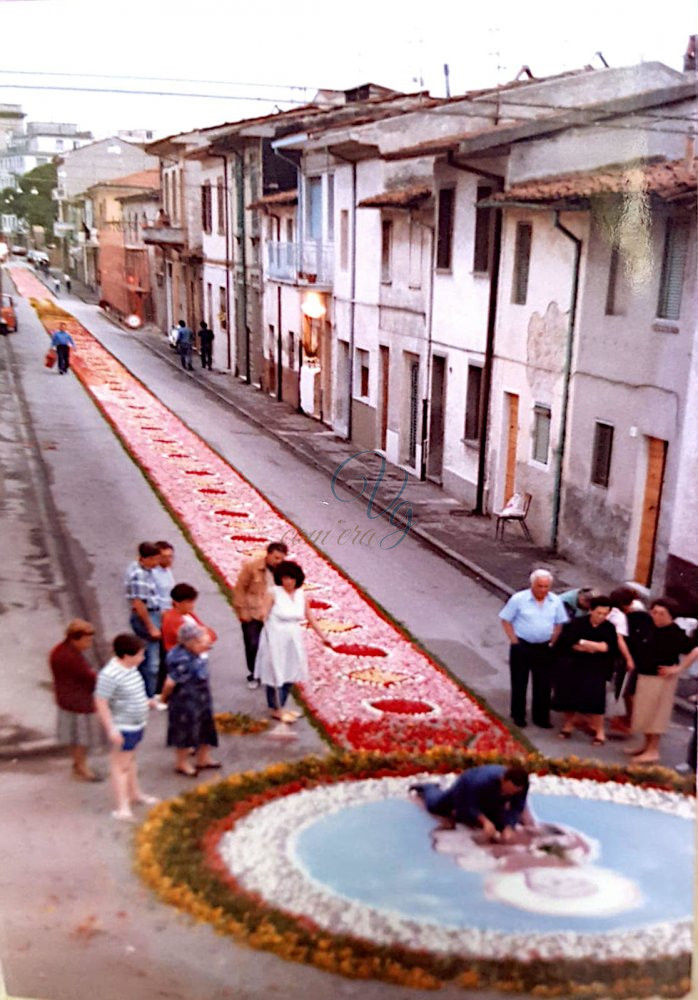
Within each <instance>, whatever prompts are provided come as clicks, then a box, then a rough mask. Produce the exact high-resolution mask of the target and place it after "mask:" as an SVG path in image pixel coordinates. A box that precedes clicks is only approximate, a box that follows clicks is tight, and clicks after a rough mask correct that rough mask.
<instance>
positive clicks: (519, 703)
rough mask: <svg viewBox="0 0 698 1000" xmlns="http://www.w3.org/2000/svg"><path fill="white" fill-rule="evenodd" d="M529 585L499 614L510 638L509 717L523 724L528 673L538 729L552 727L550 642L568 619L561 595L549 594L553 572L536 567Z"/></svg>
mask: <svg viewBox="0 0 698 1000" xmlns="http://www.w3.org/2000/svg"><path fill="white" fill-rule="evenodd" d="M530 580H531V586H530V587H529V588H528V590H520V591H518V593H516V594H513V595H512V596H511V597H510V598H509V600H508V601H507V603H506V604H505V605H504V607H503V608H502V610H501V611H500V612H499V617H500V619H501V622H502V628H503V629H504V633H505V635H506V637H507V639H508V640H509V642H510V644H511V645H510V649H509V670H510V674H511V717H512V719H513V720H514V722H515V724H516V725H517V726H519V727H523V726H525V725H526V691H527V689H528V675H529V674H531V683H532V688H533V691H532V697H531V715H532V718H533V724H534V725H536V726H538V727H539V729H552V722H551V721H550V692H551V681H552V676H551V675H552V648H551V647H552V646H553V644H554V643H555V641H556V640H557V637H558V636H559V634H560V630H561V629H562V626H563V625H564V624H565V623H566V622H567V621H568V617H567V612H566V611H565V608H564V605H563V603H562V601H561V600H560V598H559V597H558V596H557V595H556V594H551V592H550V588H551V586H552V583H553V576H552V573H549V572H548V571H547V570H545V569H537V570H535V571H534V572H533V573H531V577H530Z"/></svg>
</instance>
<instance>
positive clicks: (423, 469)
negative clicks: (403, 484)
mask: <svg viewBox="0 0 698 1000" xmlns="http://www.w3.org/2000/svg"><path fill="white" fill-rule="evenodd" d="M410 215H411V213H410ZM413 221H414V222H415V223H416V224H417V225H418V226H419V227H420V229H426V231H427V232H428V233H429V240H430V254H429V256H430V258H431V260H430V265H429V306H428V308H429V315H428V317H427V380H426V386H427V391H426V394H425V395H426V398H425V399H423V400H422V455H421V462H420V468H419V478H420V480H421V482H425V481H426V478H427V453H428V449H429V444H428V439H429V432H428V419H427V418H428V413H429V401H430V399H431V355H432V329H433V323H432V317H433V315H434V270H435V268H436V231H435V229H434V227H433V226H425V225H424V223H422V222H419V220H417V219H414V220H413Z"/></svg>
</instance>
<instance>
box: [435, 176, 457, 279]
mask: <svg viewBox="0 0 698 1000" xmlns="http://www.w3.org/2000/svg"><path fill="white" fill-rule="evenodd" d="M454 195H455V190H454V188H441V189H440V190H439V215H438V223H437V237H436V240H437V242H436V267H437V268H438V269H440V270H448V269H449V268H450V266H451V244H452V241H453V201H454Z"/></svg>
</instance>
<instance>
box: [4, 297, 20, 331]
mask: <svg viewBox="0 0 698 1000" xmlns="http://www.w3.org/2000/svg"><path fill="white" fill-rule="evenodd" d="M0 319H2V322H3V323H4V324H5V326H6V327H7V330H8V332H9V333H17V313H16V312H15V303H14V299H13V298H12V296H11V295H6V294H3V296H2V301H1V302H0Z"/></svg>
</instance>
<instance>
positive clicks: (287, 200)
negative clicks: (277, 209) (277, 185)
mask: <svg viewBox="0 0 698 1000" xmlns="http://www.w3.org/2000/svg"><path fill="white" fill-rule="evenodd" d="M297 204H298V190H297V189H296V188H293V190H291V191H275V192H274V194H265V195H264V197H262V198H258V199H257V201H253V202H252V204H251V205H248V206H247V207H248V208H266V207H267V206H269V205H271V206H273V205H297Z"/></svg>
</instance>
